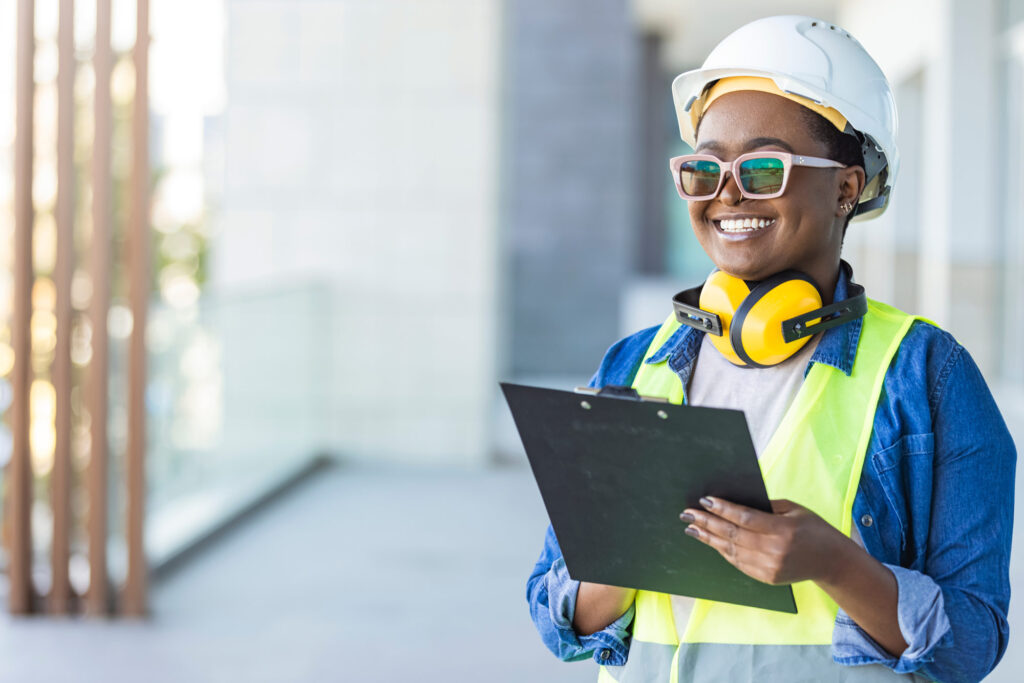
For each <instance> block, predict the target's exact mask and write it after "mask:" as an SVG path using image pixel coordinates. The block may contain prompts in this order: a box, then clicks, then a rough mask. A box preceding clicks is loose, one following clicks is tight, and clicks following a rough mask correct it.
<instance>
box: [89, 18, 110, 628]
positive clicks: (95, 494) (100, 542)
mask: <svg viewBox="0 0 1024 683" xmlns="http://www.w3.org/2000/svg"><path fill="white" fill-rule="evenodd" d="M111 52H112V51H111V47H110V0H97V2H96V54H95V56H94V58H93V69H94V71H95V74H96V93H95V96H96V103H95V115H94V118H95V121H94V123H95V132H94V134H93V165H92V244H91V263H90V274H91V279H92V301H91V302H90V306H89V320H90V322H91V325H92V360H91V362H90V363H89V381H88V391H87V396H88V397H87V404H88V408H89V417H90V421H89V422H90V426H91V437H92V438H91V446H90V452H89V471H88V491H89V522H88V527H89V528H88V535H89V592H88V594H87V595H86V601H85V609H86V612H87V613H88V614H92V615H99V614H106V613H107V612H108V600H109V598H108V593H109V591H108V577H107V488H108V487H107V460H108V457H107V386H108V383H109V382H108V379H107V370H108V350H109V349H108V339H107V312H108V309H109V307H110V261H111V258H110V250H111V247H110V239H111V229H110V220H111V210H110V208H111V189H110V185H111V182H110V168H111V167H110V144H111V132H112V131H111V128H112V121H111V101H110V73H111V69H112V66H113V65H112V61H113V59H112V54H111Z"/></svg>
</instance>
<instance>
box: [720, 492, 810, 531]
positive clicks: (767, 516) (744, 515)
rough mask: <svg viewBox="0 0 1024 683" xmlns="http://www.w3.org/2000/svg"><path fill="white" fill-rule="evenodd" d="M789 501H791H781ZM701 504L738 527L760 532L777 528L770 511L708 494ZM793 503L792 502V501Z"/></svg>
mask: <svg viewBox="0 0 1024 683" xmlns="http://www.w3.org/2000/svg"><path fill="white" fill-rule="evenodd" d="M780 502H787V503H788V502H789V501H780ZM700 504H701V505H702V506H704V508H706V509H707V510H708V511H710V512H712V513H714V514H715V515H716V516H718V517H721V518H722V519H725V520H727V521H729V522H731V523H733V524H735V525H736V526H738V527H741V528H743V529H749V530H750V531H755V532H758V533H768V532H770V531H772V530H773V529H774V528H775V521H776V520H775V518H774V515H772V513H770V512H761V511H760V510H755V509H754V508H750V507H747V506H746V505H738V504H736V503H730V502H729V501H727V500H722V499H721V498H715V497H713V496H707V497H705V498H701V499H700ZM790 504H791V505H792V503H790Z"/></svg>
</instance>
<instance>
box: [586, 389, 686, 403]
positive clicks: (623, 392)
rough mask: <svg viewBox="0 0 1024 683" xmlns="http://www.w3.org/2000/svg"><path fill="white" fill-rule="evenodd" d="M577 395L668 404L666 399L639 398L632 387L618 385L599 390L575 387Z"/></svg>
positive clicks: (654, 397)
mask: <svg viewBox="0 0 1024 683" xmlns="http://www.w3.org/2000/svg"><path fill="white" fill-rule="evenodd" d="M575 391H576V393H577V394H590V395H591V396H604V397H606V398H622V399H626V400H627V401H645V402H648V403H668V402H669V401H668V399H665V398H661V397H658V396H641V395H640V394H638V393H637V391H636V389H634V388H633V387H627V386H621V385H618V384H607V385H605V386H603V387H601V388H600V389H595V388H593V387H576V389H575Z"/></svg>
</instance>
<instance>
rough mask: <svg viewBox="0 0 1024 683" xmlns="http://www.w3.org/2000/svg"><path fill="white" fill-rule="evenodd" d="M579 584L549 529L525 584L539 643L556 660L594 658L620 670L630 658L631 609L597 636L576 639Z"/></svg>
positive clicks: (598, 632) (591, 635) (577, 635)
mask: <svg viewBox="0 0 1024 683" xmlns="http://www.w3.org/2000/svg"><path fill="white" fill-rule="evenodd" d="M579 587H580V582H579V581H575V580H573V579H572V578H570V577H569V572H568V570H567V569H566V567H565V560H563V559H562V553H561V549H560V548H559V547H558V541H557V539H556V538H555V533H554V530H553V529H552V528H551V527H550V526H549V527H548V530H547V534H546V536H545V539H544V550H543V551H542V552H541V555H540V558H539V559H538V560H537V564H536V566H535V567H534V570H533V573H532V574H531V575H530V578H529V580H528V581H527V589H526V597H527V601H528V602H529V604H530V616H531V618H532V619H533V623H534V625H535V626H536V627H537V631H538V632H539V633H540V636H541V639H542V640H543V641H544V644H545V645H546V646H547V647H548V649H549V650H551V652H553V653H554V654H555V656H556V657H558V658H559V659H561V660H562V661H566V662H573V661H578V660H583V659H587V658H588V657H593V659H594V661H595V662H597V663H598V664H606V665H610V666H622V665H623V664H625V663H626V658H627V656H628V654H629V637H630V632H629V626H630V624H631V623H632V621H633V612H634V608H633V606H632V605H630V607H629V609H628V610H626V612H625V613H623V615H622V616H621V617H619V618H618V619H616V620H615V621H614V622H612V623H611V624H609V625H608V626H606V627H605V628H603V629H602V630H600V631H597V632H596V633H592V634H590V635H585V636H584V635H579V634H577V633H576V631H575V630H574V629H573V627H572V620H573V616H574V615H575V613H576V595H577V592H578V591H579Z"/></svg>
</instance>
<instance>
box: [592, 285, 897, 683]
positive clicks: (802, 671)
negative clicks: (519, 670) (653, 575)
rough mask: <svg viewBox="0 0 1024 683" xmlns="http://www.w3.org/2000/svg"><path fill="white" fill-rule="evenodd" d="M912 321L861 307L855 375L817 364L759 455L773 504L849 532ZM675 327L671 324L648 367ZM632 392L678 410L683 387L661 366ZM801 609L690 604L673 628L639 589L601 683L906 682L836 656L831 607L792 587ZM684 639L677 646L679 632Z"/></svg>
mask: <svg viewBox="0 0 1024 683" xmlns="http://www.w3.org/2000/svg"><path fill="white" fill-rule="evenodd" d="M914 319H915V318H914V316H911V315H908V314H906V313H903V312H901V311H898V310H896V309H895V308H892V307H891V306H887V305H885V304H881V303H878V302H875V301H869V303H868V312H867V314H866V315H865V316H864V318H863V328H862V331H861V334H860V341H859V343H858V346H857V356H856V360H855V361H854V364H853V372H852V374H851V375H850V376H849V377H847V376H846V375H845V374H844V373H843V372H842V371H841V370H837V369H836V368H833V367H830V366H828V365H825V364H823V363H815V364H814V365H813V366H812V367H811V369H810V372H809V373H808V374H807V377H806V378H805V379H804V382H803V384H802V385H801V387H800V390H799V392H798V393H797V396H796V398H795V399H794V400H793V403H792V405H790V407H789V409H788V410H787V411H786V414H785V415H784V416H783V418H782V421H781V423H780V424H779V426H778V428H777V429H776V431H775V433H774V435H773V436H772V438H771V441H769V443H768V445H767V447H766V448H765V450H764V453H762V454H761V458H760V465H761V472H762V474H763V476H764V481H765V486H766V488H767V490H768V496H769V498H773V499H775V498H788V499H789V500H792V501H794V502H796V503H799V504H800V505H803V506H805V507H807V508H809V509H811V510H813V511H814V512H815V513H817V514H818V515H819V516H820V517H822V518H823V519H824V520H825V521H827V522H828V523H829V524H831V525H832V526H834V527H836V528H837V529H840V530H841V531H842V532H843V533H844V534H846V535H847V536H849V535H850V526H851V516H852V513H853V499H854V496H856V494H857V485H858V482H859V481H860V475H861V468H862V467H863V465H864V456H865V453H866V452H867V447H868V440H869V439H870V438H871V430H872V425H873V423H874V416H875V409H876V406H877V404H878V398H879V396H880V394H881V390H882V381H883V380H884V379H885V374H886V371H887V370H888V368H889V365H890V363H891V362H892V359H893V357H894V356H895V354H896V350H897V349H898V348H899V345H900V342H901V341H902V340H903V337H904V336H905V335H906V333H907V331H908V330H909V329H910V326H911V323H913V321H914ZM678 328H679V323H678V322H677V321H676V320H675V318H674V316H673V317H670V318H669V319H668V320H667V321H666V322H665V324H664V325H662V326H661V329H660V330H659V331H658V334H657V335H656V336H655V337H654V340H653V341H652V342H651V345H650V347H649V349H648V351H647V354H646V355H645V357H644V360H645V361H646V360H647V358H649V357H650V356H651V355H652V354H653V353H654V352H655V351H657V350H658V349H659V348H660V347H661V345H662V344H664V343H665V341H666V340H667V339H668V338H669V337H670V336H672V334H673V333H674V332H675V331H676V330H677V329H678ZM633 388H635V389H636V390H637V392H638V393H640V394H641V395H644V396H657V397H661V398H665V399H668V400H669V401H671V402H672V403H676V404H680V403H683V401H684V398H685V393H684V392H685V389H684V387H683V385H682V381H681V380H680V378H679V376H678V375H677V374H676V373H675V372H674V371H673V370H672V369H671V368H669V367H668V362H667V361H663V362H661V363H652V364H647V363H646V362H644V363H642V364H641V366H640V370H639V371H638V373H637V375H636V378H635V380H634V382H633ZM793 593H794V597H795V599H796V605H797V613H796V614H786V613H782V612H774V611H770V610H763V609H757V608H754V607H742V606H739V605H731V604H728V603H722V602H715V601H711V600H697V601H696V604H695V605H694V608H693V610H692V612H691V614H690V617H689V621H688V622H687V623H686V624H682V625H680V626H682V627H683V628H678V629H677V626H676V624H675V620H674V617H673V614H672V604H671V601H670V597H669V596H668V595H666V594H664V593H654V592H650V591H643V590H641V591H638V592H637V596H636V612H635V617H634V622H633V638H632V642H631V643H630V648H629V657H628V659H627V661H626V664H625V665H624V666H621V667H611V666H602V667H601V671H600V674H599V676H598V681H599V683H609V682H611V681H615V682H617V683H641V682H644V683H646V682H648V681H657V682H666V683H677V682H678V683H686V682H689V681H694V682H699V683H704V682H709V681H759V682H761V681H786V683H793V682H794V681H813V682H814V683H822V682H825V681H829V682H831V681H857V682H858V683H860V682H861V681H895V680H900V681H904V682H906V681H908V680H912V679H914V678H915V676H911V675H899V674H896V673H894V672H893V671H892V670H890V669H888V668H886V667H884V666H882V665H878V664H874V665H867V666H857V667H848V666H841V665H839V664H836V663H835V662H833V660H832V653H831V644H832V630H833V627H834V625H835V619H836V612H837V611H838V606H837V605H836V603H835V602H834V601H833V600H832V599H831V598H830V597H829V596H828V595H827V594H826V593H825V592H824V591H823V590H821V589H820V588H818V586H817V585H815V584H814V582H812V581H802V582H799V583H795V584H793ZM680 632H682V633H683V637H682V642H680V639H679V637H678V635H677V634H678V633H680Z"/></svg>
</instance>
